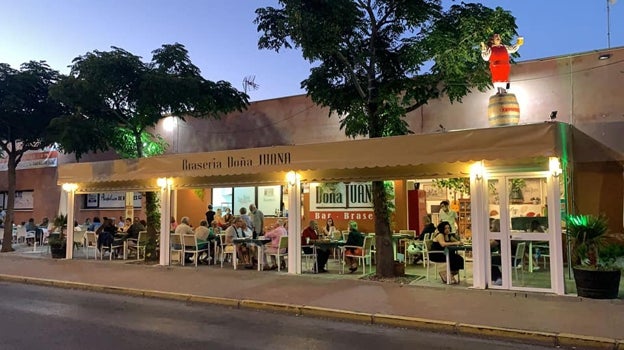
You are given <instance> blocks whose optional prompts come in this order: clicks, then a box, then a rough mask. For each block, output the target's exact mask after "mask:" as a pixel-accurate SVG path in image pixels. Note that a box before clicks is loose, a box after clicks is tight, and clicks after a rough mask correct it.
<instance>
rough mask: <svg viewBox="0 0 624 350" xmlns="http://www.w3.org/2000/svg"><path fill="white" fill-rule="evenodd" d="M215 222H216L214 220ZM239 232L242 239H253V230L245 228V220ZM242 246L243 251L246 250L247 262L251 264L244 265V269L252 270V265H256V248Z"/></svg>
mask: <svg viewBox="0 0 624 350" xmlns="http://www.w3.org/2000/svg"><path fill="white" fill-rule="evenodd" d="M215 221H216V220H215ZM241 230H242V231H243V237H244V238H253V235H254V233H253V230H252V229H251V228H250V227H249V226H247V223H246V222H245V220H243V226H242V227H241ZM243 246H244V247H245V249H247V252H246V254H247V256H248V259H247V260H248V261H251V264H248V265H245V268H246V269H251V268H253V265H256V264H257V263H258V261H257V259H256V258H255V257H256V256H257V255H258V252H257V250H256V249H257V248H256V247H255V246H254V245H246V244H243Z"/></svg>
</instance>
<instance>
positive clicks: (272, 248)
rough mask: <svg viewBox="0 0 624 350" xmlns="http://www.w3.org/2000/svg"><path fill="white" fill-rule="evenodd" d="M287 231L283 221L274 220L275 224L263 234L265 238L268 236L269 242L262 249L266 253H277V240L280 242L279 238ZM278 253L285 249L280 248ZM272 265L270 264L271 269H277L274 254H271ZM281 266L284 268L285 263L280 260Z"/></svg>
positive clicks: (284, 251)
mask: <svg viewBox="0 0 624 350" xmlns="http://www.w3.org/2000/svg"><path fill="white" fill-rule="evenodd" d="M287 235H288V232H286V229H285V228H284V223H283V222H282V220H277V222H275V224H274V225H273V228H272V229H271V230H270V231H268V232H266V233H265V234H264V237H265V238H270V239H271V242H270V243H268V244H267V245H266V247H265V249H264V252H265V253H266V254H275V253H277V250H278V249H279V242H280V238H281V237H282V236H287ZM280 253H282V254H283V253H286V249H285V248H282V249H281V251H280ZM271 259H272V262H273V265H271V270H275V269H277V261H276V259H275V256H271ZM281 264H282V268H285V263H284V262H283V261H282V262H281Z"/></svg>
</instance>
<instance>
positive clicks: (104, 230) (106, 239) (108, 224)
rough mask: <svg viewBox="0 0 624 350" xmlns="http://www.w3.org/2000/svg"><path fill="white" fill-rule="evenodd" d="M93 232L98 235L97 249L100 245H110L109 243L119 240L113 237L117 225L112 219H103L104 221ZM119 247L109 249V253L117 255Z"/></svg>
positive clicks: (115, 242)
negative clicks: (112, 249)
mask: <svg viewBox="0 0 624 350" xmlns="http://www.w3.org/2000/svg"><path fill="white" fill-rule="evenodd" d="M95 233H96V234H97V237H98V240H97V246H98V249H101V248H102V247H110V246H111V245H117V242H120V241H119V240H118V239H117V238H116V237H115V235H116V234H117V226H115V223H113V220H112V219H106V220H104V223H103V224H102V225H100V226H99V227H98V228H97V230H96V231H95ZM119 249H120V248H117V249H115V250H114V251H111V254H113V256H115V255H119V251H118V250H119Z"/></svg>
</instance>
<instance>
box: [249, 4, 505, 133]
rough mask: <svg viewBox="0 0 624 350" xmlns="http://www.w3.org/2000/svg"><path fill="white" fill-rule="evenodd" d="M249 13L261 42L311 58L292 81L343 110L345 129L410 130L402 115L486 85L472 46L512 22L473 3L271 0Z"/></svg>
mask: <svg viewBox="0 0 624 350" xmlns="http://www.w3.org/2000/svg"><path fill="white" fill-rule="evenodd" d="M279 4H280V5H281V8H273V7H266V8H260V9H257V10H256V14H257V17H256V20H255V23H256V24H257V25H258V31H259V32H260V33H261V37H260V39H259V42H258V46H259V48H261V49H271V50H275V51H279V50H280V49H283V48H299V49H301V51H302V53H303V57H304V58H305V59H307V60H309V61H310V62H313V63H318V65H317V66H315V67H314V68H313V69H312V70H311V74H310V76H309V77H308V78H307V79H305V80H304V81H303V82H302V83H301V85H302V87H303V88H304V89H306V91H307V92H308V94H309V95H310V97H311V98H312V100H313V101H314V102H316V103H319V104H321V105H323V106H326V107H329V108H330V110H331V112H336V113H337V114H338V115H340V116H342V117H341V118H340V126H341V128H344V129H345V132H346V134H347V135H349V136H358V135H362V136H369V137H380V136H387V135H402V134H406V133H408V132H409V130H408V128H407V124H406V123H405V121H404V120H403V117H404V116H405V114H406V113H408V112H410V111H412V110H414V109H417V108H419V107H420V106H422V105H424V104H426V103H427V101H429V100H430V99H435V98H439V97H441V96H443V95H446V96H447V97H448V98H449V99H450V100H451V102H455V101H461V98H462V97H463V96H465V95H466V94H467V93H469V92H470V91H471V89H474V88H476V89H478V90H481V91H483V90H485V89H486V88H488V87H489V86H491V82H490V79H489V73H488V70H487V69H486V67H487V66H486V63H485V62H484V61H483V60H482V59H481V57H480V50H479V43H480V42H481V41H487V39H488V38H489V37H490V36H491V35H492V34H493V33H500V34H501V35H502V36H503V38H507V39H509V38H511V37H513V36H514V35H516V34H517V33H516V28H517V27H516V24H515V19H514V17H513V16H511V14H510V13H509V12H507V11H504V10H503V9H502V8H500V7H499V8H496V9H490V8H487V7H485V6H482V5H480V4H470V3H469V4H465V3H461V4H459V5H452V6H451V7H450V8H448V9H446V10H445V9H444V8H443V7H442V2H441V1H432V0H386V1H381V0H375V1H374V0H366V1H365V0H357V1H355V0H280V1H279Z"/></svg>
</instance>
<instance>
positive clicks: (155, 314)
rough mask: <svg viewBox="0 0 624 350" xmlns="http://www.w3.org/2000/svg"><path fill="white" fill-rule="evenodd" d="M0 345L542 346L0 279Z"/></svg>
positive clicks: (49, 349)
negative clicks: (34, 284)
mask: <svg viewBox="0 0 624 350" xmlns="http://www.w3.org/2000/svg"><path fill="white" fill-rule="evenodd" d="M0 295H1V296H2V297H1V299H0V314H1V315H2V320H1V321H0V348H2V349H3V350H13V349H15V350H17V349H20V350H21V349H46V350H54V349H64V350H67V349H81V350H82V349H90V350H97V349H106V350H110V349H114V350H123V349H145V350H156V349H167V350H169V349H184V350H191V349H202V350H204V349H272V350H278V349H349V348H355V349H480V350H482V349H506V350H509V349H548V348H546V347H537V346H529V345H523V344H508V343H504V342H499V341H492V340H487V339H478V338H467V337H459V336H454V335H448V334H437V333H428V332H419V331H415V330H407V329H399V328H387V327H380V326H372V325H363V324H354V323H348V322H340V321H332V320H324V319H315V318H309V317H296V316H292V315H284V314H274V313H269V312H262V311H253V310H246V309H241V310H239V309H231V308H226V307H220V306H212V305H205V304H189V303H183V302H176V301H168V300H156V299H148V298H139V297H128V296H122V295H112V294H101V293H94V292H87V291H78V290H66V289H58V288H52V287H41V286H33V285H25V284H24V285H23V284H12V283H0Z"/></svg>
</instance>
